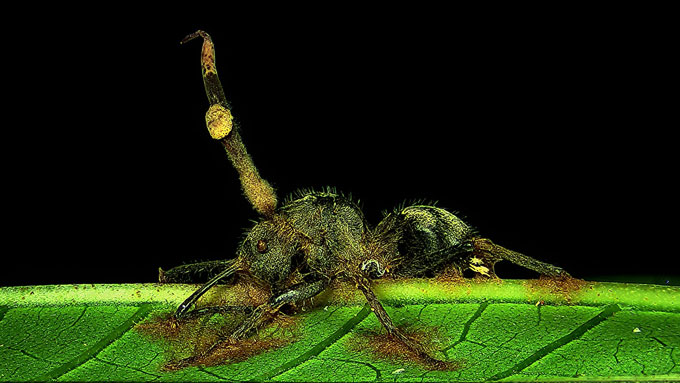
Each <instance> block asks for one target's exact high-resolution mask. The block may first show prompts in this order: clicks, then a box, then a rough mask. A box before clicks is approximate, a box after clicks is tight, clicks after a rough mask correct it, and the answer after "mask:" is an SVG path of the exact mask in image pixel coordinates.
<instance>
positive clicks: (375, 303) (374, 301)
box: [356, 278, 444, 365]
mask: <svg viewBox="0 0 680 383" xmlns="http://www.w3.org/2000/svg"><path fill="white" fill-rule="evenodd" d="M356 284H357V287H358V288H359V290H361V292H362V293H363V294H364V296H365V297H366V300H367V301H368V304H369V305H370V306H371V311H373V313H374V314H375V316H376V317H377V318H378V321H380V324H382V326H383V327H384V328H385V330H386V331H387V334H388V335H389V336H392V337H394V338H396V339H397V340H398V341H400V342H401V343H403V344H404V345H405V346H406V347H408V348H409V349H411V350H412V351H413V352H415V353H416V354H417V355H418V356H419V357H420V358H422V359H423V360H424V361H425V362H427V363H428V364H431V365H439V364H441V363H444V362H442V361H440V360H438V359H436V358H434V357H432V356H430V354H429V353H428V352H427V350H426V349H425V347H424V346H423V345H422V344H420V343H419V342H417V341H415V340H413V339H411V338H409V337H408V336H406V335H405V334H404V333H403V332H401V330H399V329H398V328H397V327H396V326H395V325H394V322H392V318H390V316H389V315H388V314H387V311H385V308H384V307H383V305H382V304H381V303H380V301H379V300H378V298H377V297H376V296H375V293H374V292H373V290H372V289H371V287H370V286H369V282H368V280H366V279H363V278H361V279H359V280H357V282H356Z"/></svg>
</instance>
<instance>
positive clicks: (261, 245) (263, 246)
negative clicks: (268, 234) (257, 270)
mask: <svg viewBox="0 0 680 383" xmlns="http://www.w3.org/2000/svg"><path fill="white" fill-rule="evenodd" d="M257 251H258V252H259V253H260V254H263V253H264V252H266V251H267V241H265V240H264V239H261V240H259V241H257Z"/></svg>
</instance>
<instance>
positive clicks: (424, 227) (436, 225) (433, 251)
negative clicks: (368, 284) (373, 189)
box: [381, 205, 474, 277]
mask: <svg viewBox="0 0 680 383" xmlns="http://www.w3.org/2000/svg"><path fill="white" fill-rule="evenodd" d="M383 222H384V223H387V224H390V225H394V226H393V227H394V228H395V229H396V231H397V232H399V237H400V238H399V244H398V250H399V255H400V256H401V258H402V260H401V262H400V265H399V267H398V268H397V269H396V270H395V274H396V275H402V276H408V277H433V276H435V275H436V274H437V273H438V272H439V271H441V270H443V269H444V268H445V267H455V268H457V269H464V268H465V265H467V263H468V258H469V257H470V255H471V252H472V245H471V239H472V236H473V234H474V231H473V230H472V228H470V226H468V225H467V224H466V223H465V222H463V221H462V220H461V219H460V218H458V217H457V216H455V215H454V214H453V213H451V212H448V211H446V210H444V209H441V208H438V207H434V206H426V205H415V206H409V207H406V208H404V209H402V210H401V211H397V212H394V213H391V214H389V215H388V216H387V217H385V219H384V221H383ZM381 224H383V223H381Z"/></svg>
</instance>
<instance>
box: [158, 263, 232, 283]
mask: <svg viewBox="0 0 680 383" xmlns="http://www.w3.org/2000/svg"><path fill="white" fill-rule="evenodd" d="M231 264H232V262H231V261H223V260H220V261H206V262H196V263H189V264H186V265H180V266H175V267H173V268H172V269H170V270H163V269H161V268H160V267H159V268H158V282H160V283H200V282H205V281H207V280H210V278H212V277H214V276H215V275H217V274H219V273H220V272H222V271H223V270H225V269H226V268H227V267H229V266H230V265H231Z"/></svg>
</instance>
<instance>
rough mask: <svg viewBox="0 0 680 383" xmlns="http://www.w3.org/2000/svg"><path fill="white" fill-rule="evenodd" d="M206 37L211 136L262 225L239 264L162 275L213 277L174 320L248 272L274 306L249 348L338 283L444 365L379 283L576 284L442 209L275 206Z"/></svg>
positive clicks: (311, 200)
mask: <svg viewBox="0 0 680 383" xmlns="http://www.w3.org/2000/svg"><path fill="white" fill-rule="evenodd" d="M199 36H200V37H202V38H203V48H202V54H201V65H202V72H203V80H204V84H205V88H206V93H207V95H208V100H209V102H210V108H209V110H208V112H207V114H206V123H207V125H208V129H209V131H210V134H211V136H212V137H213V138H215V139H216V140H219V141H220V142H221V143H222V145H223V146H224V148H225V150H226V152H227V155H228V156H229V158H230V160H231V161H232V164H233V165H234V167H235V168H236V169H237V171H238V172H239V176H240V179H241V185H242V187H243V191H244V194H245V195H246V197H247V199H248V200H249V201H250V202H251V204H252V205H253V207H254V208H255V210H256V211H257V212H258V213H259V214H260V215H261V216H262V218H261V220H260V221H259V222H258V223H257V224H256V225H255V226H254V227H253V228H252V229H250V231H249V232H248V233H247V236H246V238H245V240H244V241H243V242H242V243H241V245H240V246H239V248H238V251H237V257H236V258H235V259H233V260H229V261H214V262H203V263H200V264H189V265H184V266H178V267H175V268H173V269H170V270H168V271H165V272H162V280H163V281H164V282H185V281H188V280H190V279H191V278H192V276H195V275H196V274H197V273H200V272H203V273H205V274H207V275H208V276H209V277H211V278H210V280H209V281H208V282H207V283H205V284H204V285H203V286H202V287H201V288H199V289H198V290H196V291H195V292H194V293H193V294H192V295H191V296H190V297H188V298H187V299H186V300H185V301H184V302H183V303H182V304H181V305H180V306H179V308H178V309H177V311H176V312H175V318H177V319H181V318H183V317H184V316H186V315H188V313H190V312H191V311H190V309H191V308H192V306H193V305H194V303H196V301H197V300H198V299H199V298H200V297H201V296H202V295H203V294H204V293H205V292H206V291H207V290H208V289H210V288H211V287H212V286H214V285H215V284H217V283H218V282H220V281H223V280H226V279H227V278H229V277H231V276H232V275H234V274H236V273H237V272H239V273H245V274H248V275H249V276H251V277H253V278H255V279H256V280H258V281H259V282H261V284H263V285H265V286H266V287H267V288H268V290H269V291H270V293H271V298H270V299H269V301H268V302H266V303H264V304H262V305H260V306H258V307H256V308H255V309H254V310H253V311H252V313H250V315H249V316H248V318H247V319H246V320H245V321H243V322H242V323H240V324H239V325H238V326H237V327H236V329H235V330H234V331H233V332H232V333H231V336H230V337H231V338H232V339H242V338H245V337H247V336H248V335H249V334H250V333H251V332H252V331H254V330H256V329H258V328H259V327H261V326H262V325H264V324H265V323H266V322H267V320H269V319H271V318H272V316H273V314H275V313H276V312H277V311H278V310H280V309H281V308H282V307H284V306H286V305H289V304H299V303H301V302H303V301H306V300H308V299H310V298H313V297H314V296H316V295H318V294H319V293H321V292H322V291H323V290H325V289H326V288H328V287H329V286H330V284H331V282H332V281H334V280H336V279H341V280H347V281H349V282H351V283H352V284H353V285H355V286H356V287H357V288H358V289H359V290H361V292H362V293H363V294H364V296H365V297H366V299H367V301H368V303H369V305H370V307H371V309H372V311H373V312H374V313H375V315H376V316H377V317H378V319H379V321H380V323H381V324H382V325H383V327H384V328H385V329H386V331H387V333H388V335H389V336H392V337H395V338H396V339H398V340H399V341H401V342H403V343H404V344H405V345H406V346H408V347H409V348H410V349H412V350H413V351H414V352H416V353H417V354H418V355H420V356H421V357H423V358H426V359H428V360H433V361H436V360H435V359H434V358H433V357H431V356H430V355H429V354H428V352H427V351H426V350H425V349H424V347H423V346H422V345H421V344H419V343H418V342H416V341H414V340H413V339H411V338H409V337H408V336H406V335H405V334H403V333H402V332H401V331H400V330H399V329H398V328H397V327H396V326H395V325H394V323H393V322H392V320H391V319H390V317H389V316H388V315H387V313H386V312H385V309H384V308H383V306H382V305H381V304H380V302H379V300H378V299H377V297H376V295H375V294H374V292H373V290H372V289H371V280H374V279H379V278H384V277H388V276H389V277H432V276H436V275H438V274H441V273H442V272H444V271H447V272H449V273H454V274H457V275H462V272H463V271H466V270H471V271H473V272H475V273H477V274H479V275H484V276H488V277H494V276H495V273H494V264H495V263H496V262H498V261H500V260H503V259H504V260H508V261H511V262H513V263H516V264H518V265H520V266H523V267H525V268H528V269H531V270H534V271H536V272H538V273H540V274H543V275H547V276H551V277H564V278H566V277H569V274H567V273H566V272H565V271H564V270H563V269H561V268H559V267H556V266H553V265H550V264H547V263H544V262H541V261H538V260H536V259H533V258H531V257H528V256H526V255H523V254H520V253H518V252H515V251H511V250H508V249H506V248H504V247H501V246H499V245H496V244H494V243H493V242H491V241H490V240H488V239H485V238H481V237H479V236H478V235H477V233H476V232H475V231H474V230H473V229H472V228H471V227H470V226H468V225H467V224H466V223H465V222H463V221H462V220H461V219H459V218H458V217H457V216H455V215H454V214H452V213H450V212H448V211H446V210H444V209H441V208H438V207H434V206H427V205H414V206H408V207H404V208H401V209H397V210H395V211H393V212H391V213H389V214H387V215H386V216H385V217H384V219H383V220H382V221H381V222H380V223H379V224H378V225H377V226H375V227H371V226H370V225H369V224H368V223H367V222H366V220H365V219H364V215H363V213H362V211H361V209H360V208H359V206H358V205H357V204H356V203H355V202H353V201H352V199H351V198H348V197H345V196H343V195H341V194H338V193H335V192H333V191H332V190H330V189H329V190H325V191H316V192H315V191H309V192H300V193H298V195H296V196H295V197H293V198H291V199H289V200H288V201H286V202H284V203H283V204H282V206H279V207H277V198H276V195H275V193H274V190H273V188H272V187H271V186H270V185H269V184H268V183H267V182H266V181H265V180H263V179H262V178H261V177H260V175H259V173H258V172H257V169H256V168H255V166H254V165H253V163H252V160H251V158H250V156H249V155H248V154H247V152H246V150H245V146H244V145H243V143H242V141H241V138H240V135H239V133H238V129H237V127H236V125H235V123H234V121H233V119H232V116H231V109H230V106H229V103H228V102H227V100H226V98H225V96H224V92H223V90H222V86H221V84H220V81H219V78H218V76H217V71H216V68H215V51H214V46H213V43H212V40H211V38H210V36H209V35H208V34H207V33H205V32H203V31H198V32H196V33H193V34H191V35H189V36H187V37H186V38H185V39H184V40H183V42H186V41H188V40H191V39H193V38H195V37H199ZM293 276H294V277H293Z"/></svg>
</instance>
